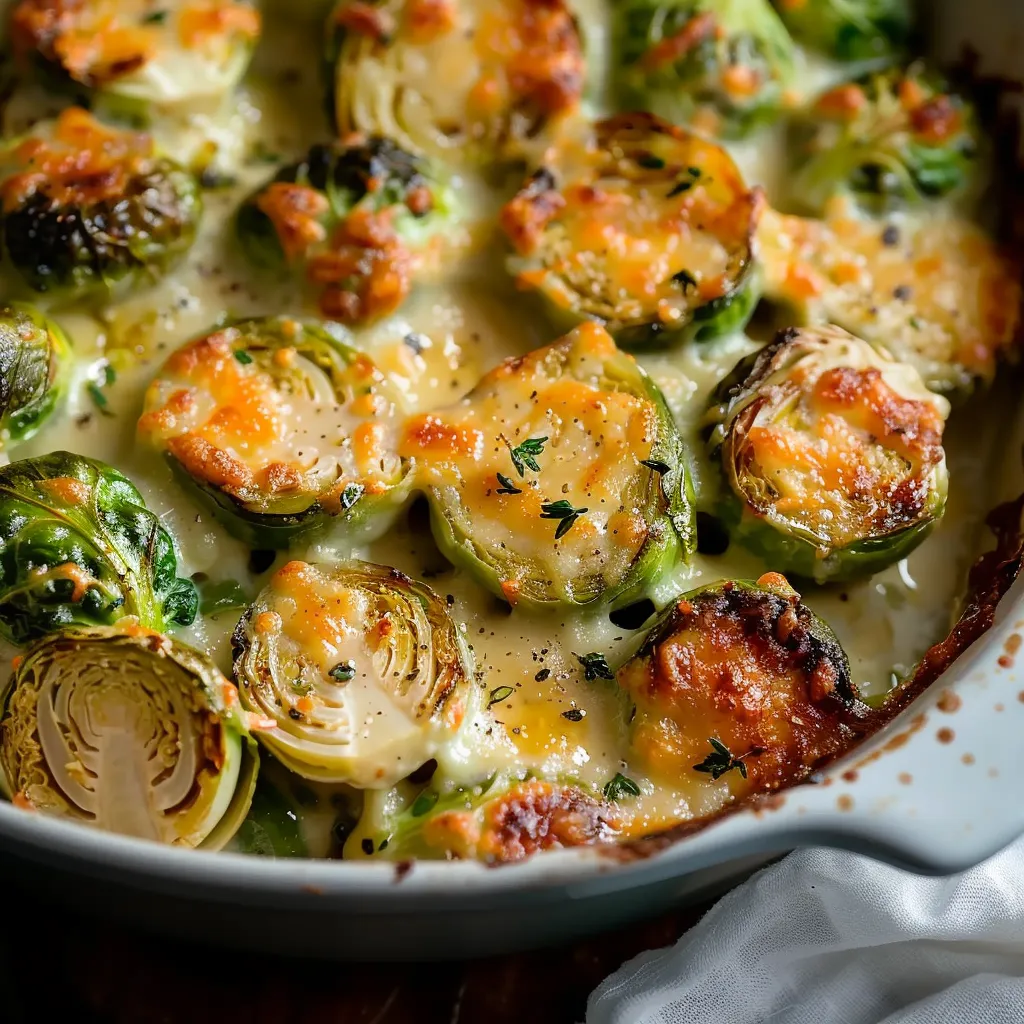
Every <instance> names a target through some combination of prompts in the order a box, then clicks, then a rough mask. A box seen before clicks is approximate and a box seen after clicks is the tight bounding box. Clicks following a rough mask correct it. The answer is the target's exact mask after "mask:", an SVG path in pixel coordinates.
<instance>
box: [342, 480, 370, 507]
mask: <svg viewBox="0 0 1024 1024" xmlns="http://www.w3.org/2000/svg"><path fill="white" fill-rule="evenodd" d="M365 490H366V488H365V487H363V485H362V484H348V486H346V488H345V489H344V490H343V491H342V492H341V507H342V508H343V509H344V510H345V511H346V512H347V511H348V510H349V509H350V508H351V507H352V506H353V505H354V504H355V503H356V502H357V501H358V500H359V499H360V498H361V497H362V496H363V491H365Z"/></svg>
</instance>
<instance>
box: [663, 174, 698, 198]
mask: <svg viewBox="0 0 1024 1024" xmlns="http://www.w3.org/2000/svg"><path fill="white" fill-rule="evenodd" d="M691 188H693V182H692V181H690V179H689V178H681V179H680V180H679V181H677V182H676V183H675V184H674V185H673V186H672V187H671V188H670V189H669V190H668V195H667V196H666V198H667V199H674V198H675V197H676V196H678V195H682V194H683V193H684V192H688V191H689V190H690V189H691Z"/></svg>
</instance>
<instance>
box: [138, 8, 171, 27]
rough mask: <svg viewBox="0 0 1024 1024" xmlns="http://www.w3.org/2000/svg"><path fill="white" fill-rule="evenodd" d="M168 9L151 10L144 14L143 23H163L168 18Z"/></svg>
mask: <svg viewBox="0 0 1024 1024" xmlns="http://www.w3.org/2000/svg"><path fill="white" fill-rule="evenodd" d="M167 13H168V12H167V11H150V12H149V13H148V14H144V15H143V16H142V24H143V25H162V24H163V23H164V22H165V21H166V20H167Z"/></svg>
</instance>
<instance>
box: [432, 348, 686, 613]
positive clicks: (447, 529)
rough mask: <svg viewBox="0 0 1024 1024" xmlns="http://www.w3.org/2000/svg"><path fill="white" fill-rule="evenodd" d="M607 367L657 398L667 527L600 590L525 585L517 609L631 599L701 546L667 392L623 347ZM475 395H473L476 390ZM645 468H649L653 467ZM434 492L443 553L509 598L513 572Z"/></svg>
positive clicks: (660, 495) (630, 388)
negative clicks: (458, 526) (459, 524)
mask: <svg viewBox="0 0 1024 1024" xmlns="http://www.w3.org/2000/svg"><path fill="white" fill-rule="evenodd" d="M554 344H555V345H562V346H563V347H564V348H565V351H566V354H568V352H569V350H570V346H571V344H572V342H571V339H565V338H563V339H561V340H560V341H558V342H555V343H554ZM552 347H554V346H552ZM606 373H607V374H608V377H609V378H610V379H611V380H612V381H613V382H614V384H615V387H617V388H618V389H619V390H623V391H627V392H629V393H630V394H635V395H642V396H643V397H645V398H647V399H649V400H650V401H652V402H653V403H654V406H655V408H656V410H657V414H658V417H657V419H658V424H659V427H660V429H659V431H658V435H657V437H656V438H655V439H654V443H653V445H652V448H651V454H650V456H649V458H650V459H653V460H656V461H658V462H662V463H665V464H666V465H668V466H669V467H670V469H669V471H668V472H667V473H653V472H651V474H650V475H651V487H652V491H651V494H652V497H654V496H655V495H656V496H657V497H656V500H657V503H658V506H659V509H660V515H661V516H662V517H664V518H663V523H664V528H663V529H660V530H659V529H658V528H657V520H655V528H654V529H652V531H651V536H650V538H649V539H648V541H647V543H646V544H645V545H644V547H643V549H642V551H641V553H640V557H639V559H638V560H637V561H636V562H635V563H634V564H633V567H632V569H631V571H630V572H629V573H627V574H626V576H625V577H624V578H623V579H622V580H620V581H618V582H616V583H614V584H612V585H610V586H606V587H605V588H604V589H603V590H601V591H599V592H588V593H585V594H583V595H582V596H578V597H577V596H569V595H568V594H567V593H566V590H565V587H564V586H562V587H561V589H560V592H559V594H558V596H556V597H549V596H547V595H546V594H545V593H543V592H541V591H539V590H537V589H530V588H528V587H526V586H524V587H523V588H522V589H521V591H520V593H519V597H518V600H517V604H516V608H517V609H518V608H522V609H524V610H527V611H535V612H540V611H544V610H546V609H549V608H551V607H553V606H557V605H559V604H566V605H570V606H584V605H590V604H596V603H597V602H602V603H607V604H611V605H612V606H613V607H621V606H624V605H627V604H631V603H632V602H633V601H636V600H638V599H639V598H640V597H643V596H644V595H645V594H646V592H647V590H648V589H649V587H650V585H651V584H652V583H653V582H655V581H656V580H659V579H661V578H662V577H663V576H664V575H667V574H668V573H670V572H671V571H672V570H673V569H674V568H675V567H676V566H677V565H678V564H679V563H680V562H681V561H688V560H689V559H690V557H691V556H692V554H693V552H694V551H695V550H696V547H697V527H696V510H695V508H694V502H695V499H694V491H693V480H692V478H691V475H690V469H689V458H688V454H687V450H686V446H685V444H684V442H683V440H682V438H681V437H680V435H679V432H678V431H677V430H676V427H675V422H674V420H673V418H672V413H671V412H670V411H669V408H668V405H667V404H666V403H665V398H664V396H663V395H662V394H661V391H660V389H659V388H658V386H657V385H656V384H655V383H654V381H653V380H652V379H651V378H650V377H649V376H648V375H647V374H646V373H645V372H644V370H643V369H642V368H641V367H640V366H639V365H638V364H637V363H636V362H635V361H634V360H633V359H632V358H631V357H629V356H627V355H625V354H624V353H617V354H616V356H615V357H614V359H613V360H609V361H608V363H606ZM469 397H470V398H471V397H472V392H471V393H470V396H469ZM644 471H645V472H649V470H648V468H647V467H644ZM428 497H429V498H430V525H431V529H432V531H433V534H434V540H435V542H436V543H437V546H438V548H439V549H440V550H441V553H442V554H443V555H444V556H445V557H446V558H447V559H448V560H449V561H450V562H452V563H453V564H455V565H457V566H459V567H460V568H462V569H465V570H466V571H467V572H469V573H470V574H471V575H472V576H473V577H474V578H475V579H476V580H477V581H478V582H479V583H480V584H481V585H482V586H484V587H486V588H487V589H488V590H490V591H491V592H492V593H493V594H495V595H496V596H498V597H500V598H502V599H505V593H504V591H503V590H502V588H501V582H502V580H503V579H507V578H508V576H507V575H506V574H505V573H503V572H502V571H501V565H500V563H498V562H496V561H494V560H493V559H490V558H488V559H486V560H485V553H484V552H482V551H481V550H480V549H479V548H478V547H477V546H476V544H475V543H474V541H473V538H472V537H470V536H462V535H457V534H456V532H455V526H454V524H453V522H452V521H451V520H449V518H448V516H447V514H446V512H445V501H446V498H445V492H444V491H443V490H441V489H439V488H431V489H430V491H429V492H428Z"/></svg>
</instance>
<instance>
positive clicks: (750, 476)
mask: <svg viewBox="0 0 1024 1024" xmlns="http://www.w3.org/2000/svg"><path fill="white" fill-rule="evenodd" d="M711 402H712V406H711V414H710V422H711V423H712V424H713V425H714V429H713V431H712V434H711V445H712V452H713V456H714V457H715V458H716V459H717V460H718V461H719V462H720V464H721V467H722V472H723V475H724V479H725V484H726V486H725V488H724V492H723V496H722V502H721V508H720V510H719V514H720V515H721V517H722V519H723V520H725V521H726V523H728V524H729V525H730V526H732V527H733V536H734V538H735V539H736V540H737V541H739V542H740V543H741V544H743V545H744V546H746V547H748V548H750V549H751V550H753V551H755V552H758V553H759V554H762V555H763V556H764V558H765V560H766V561H767V562H768V564H769V565H772V566H775V567H776V568H778V569H780V570H782V571H784V572H788V573H794V574H796V575H798V576H803V577H805V578H807V579H813V580H815V581H816V582H818V583H826V582H832V581H837V580H847V579H852V578H855V577H858V576H867V575H871V574H872V573H876V572H879V571H880V570H882V569H884V568H885V567H886V566H887V565H891V564H892V563H893V562H896V561H898V560H899V559H901V558H903V557H905V556H906V555H908V554H909V553H910V552H911V551H912V550H913V549H914V548H915V547H917V545H918V544H920V543H921V541H922V540H924V538H925V537H926V536H927V535H928V533H929V531H930V530H931V528H932V527H933V526H934V525H935V523H936V522H937V521H938V519H939V517H940V516H941V515H942V512H943V509H944V508H945V504H946V490H947V485H948V474H947V472H946V460H945V454H944V452H943V450H942V430H943V425H944V421H945V418H946V416H947V415H948V412H949V403H948V402H947V401H946V400H945V399H944V398H941V397H940V396H938V395H934V394H932V393H931V392H930V391H929V390H928V389H927V388H926V387H925V386H924V383H923V381H922V380H921V378H920V375H919V374H918V373H917V371H916V370H915V369H914V368H913V367H911V366H907V365H906V364H904V363H897V362H896V361H895V360H893V359H892V358H890V357H889V356H888V355H886V354H884V353H882V352H878V351H876V350H875V349H873V348H872V347H871V346H870V345H869V344H868V343H867V342H866V341H861V340H860V339H859V338H855V337H853V335H851V334H847V333H846V332H845V331H842V330H839V329H838V328H835V327H816V328H813V329H805V330H798V329H796V328H790V329H787V330H784V331H780V332H779V334H778V335H777V336H776V338H775V340H774V341H773V342H772V343H771V344H770V345H768V346H767V347H766V348H764V349H762V350H761V351H760V352H757V353H755V354H754V355H752V356H750V357H749V358H748V359H745V360H743V361H742V362H741V363H740V365H739V366H738V367H737V368H736V369H735V371H734V372H733V373H732V375H731V376H730V377H729V378H727V379H726V380H725V381H723V382H722V384H721V385H720V386H719V388H718V390H717V392H716V394H715V395H714V396H713V397H712V400H711Z"/></svg>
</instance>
